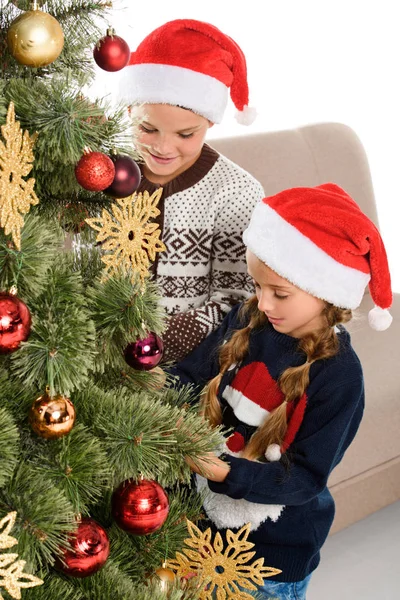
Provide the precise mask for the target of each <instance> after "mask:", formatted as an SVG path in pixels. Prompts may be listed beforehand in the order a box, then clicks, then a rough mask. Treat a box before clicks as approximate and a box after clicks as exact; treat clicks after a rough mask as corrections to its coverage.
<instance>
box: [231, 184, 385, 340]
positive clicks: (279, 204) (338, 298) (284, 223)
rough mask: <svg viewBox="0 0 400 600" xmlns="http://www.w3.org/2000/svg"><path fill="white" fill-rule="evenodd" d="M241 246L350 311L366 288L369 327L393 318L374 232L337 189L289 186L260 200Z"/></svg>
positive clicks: (380, 325) (380, 243)
mask: <svg viewBox="0 0 400 600" xmlns="http://www.w3.org/2000/svg"><path fill="white" fill-rule="evenodd" d="M243 240H244V243H245V244H246V246H247V247H248V248H249V250H251V252H253V254H255V255H256V256H257V257H258V258H259V259H260V260H262V261H263V262H264V263H265V264H266V265H268V266H269V267H270V268H271V269H272V270H273V271H275V272H276V273H278V275H280V276H281V277H284V278H285V279H287V280H288V281H290V282H291V283H293V284H294V285H296V286H297V287H299V288H300V289H302V290H305V291H306V292H308V293H310V294H312V295H313V296H316V297H317V298H321V299H323V300H326V301H327V302H330V303H331V304H334V305H335V306H338V307H340V308H349V309H355V308H357V307H358V306H359V305H360V304H361V300H362V297H363V294H364V291H365V287H366V286H367V285H368V284H369V289H370V293H371V297H372V299H373V301H374V303H375V305H376V306H375V308H374V309H373V310H371V311H370V313H369V317H368V318H369V323H370V325H371V327H372V328H374V329H376V330H378V331H381V330H384V329H387V328H388V327H389V325H390V323H391V322H392V317H391V315H390V313H389V311H388V310H387V309H388V308H390V306H391V304H392V290H391V284H390V273H389V266H388V261H387V256H386V251H385V247H384V245H383V241H382V238H381V236H380V234H379V231H378V229H377V228H376V226H375V225H374V224H373V223H372V221H371V220H370V219H369V218H368V217H367V216H366V215H365V214H364V213H363V212H362V211H361V210H360V208H359V206H358V204H357V203H356V202H355V201H354V200H353V199H352V198H351V197H350V196H349V195H348V194H347V193H346V192H345V191H344V190H343V189H341V188H340V187H339V186H337V185H335V184H333V183H326V184H324V185H320V186H317V187H312V188H305V187H304V188H292V189H289V190H284V191H283V192H280V193H279V194H276V195H275V196H271V197H269V198H264V199H263V200H262V201H261V202H259V203H258V205H257V206H256V208H255V210H254V212H253V214H252V217H251V220H250V224H249V226H248V228H247V229H246V230H245V232H244V234H243Z"/></svg>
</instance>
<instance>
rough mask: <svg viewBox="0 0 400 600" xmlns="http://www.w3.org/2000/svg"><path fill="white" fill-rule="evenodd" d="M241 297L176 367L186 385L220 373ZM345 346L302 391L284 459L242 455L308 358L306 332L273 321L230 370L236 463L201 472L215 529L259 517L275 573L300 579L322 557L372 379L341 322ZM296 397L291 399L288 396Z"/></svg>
mask: <svg viewBox="0 0 400 600" xmlns="http://www.w3.org/2000/svg"><path fill="white" fill-rule="evenodd" d="M238 309H239V306H235V307H234V308H233V309H232V310H231V312H230V313H229V314H228V316H227V317H226V318H225V319H224V321H223V322H222V324H221V326H220V327H219V328H218V329H217V330H216V331H214V332H213V333H212V334H211V335H210V336H209V337H208V338H207V339H206V340H205V341H204V342H203V343H202V344H201V345H200V346H199V347H198V348H197V349H196V350H195V351H194V352H192V353H191V354H190V355H189V356H188V357H186V359H185V360H184V361H182V362H181V363H180V364H178V365H176V366H175V367H173V368H171V369H170V372H171V374H173V375H176V376H178V377H179V380H180V383H182V384H187V383H191V384H195V385H197V386H199V388H201V387H202V386H203V385H204V384H205V383H206V382H208V381H209V380H210V379H211V378H212V377H214V376H215V375H217V373H218V371H219V366H218V352H217V349H218V348H219V346H220V345H221V344H222V343H223V341H224V340H225V339H228V338H229V337H230V335H231V332H232V331H233V330H235V329H239V328H241V327H243V323H241V322H240V320H239V318H238ZM337 335H338V340H339V351H338V353H337V354H336V355H335V356H334V357H331V358H329V359H326V360H320V361H316V362H315V363H313V364H312V365H311V368H310V383H309V385H308V387H307V389H306V391H305V394H304V396H303V397H302V398H301V399H300V400H299V401H298V402H297V403H296V404H295V406H293V407H292V408H291V410H290V411H288V432H287V434H286V437H285V441H284V444H283V450H285V452H284V453H283V454H282V457H281V458H280V457H279V455H278V456H275V457H274V456H269V455H268V454H267V460H264V461H250V460H247V459H244V458H241V449H242V448H243V447H244V445H245V444H246V443H247V442H248V440H249V439H250V437H251V435H252V434H253V433H254V431H255V430H256V427H257V426H258V425H259V424H260V423H261V422H263V421H264V420H265V418H268V414H269V412H270V411H271V410H273V408H275V407H276V406H277V405H279V404H280V403H281V402H282V400H283V396H282V393H281V391H280V389H279V388H278V386H277V380H278V378H279V376H280V374H281V373H282V372H283V371H284V370H285V369H286V368H287V367H289V366H297V365H300V364H302V363H304V360H305V356H304V355H303V354H302V353H300V352H299V351H298V350H297V345H298V340H296V339H295V338H292V337H290V336H287V335H284V334H281V333H279V332H277V331H275V330H274V329H273V327H272V326H271V325H269V324H267V325H266V326H265V328H263V329H259V330H256V331H253V332H252V334H251V336H250V346H249V353H248V355H247V357H246V358H245V359H244V360H243V361H242V363H241V364H239V365H232V368H231V369H230V370H228V372H227V373H226V374H225V375H224V376H223V378H222V381H221V384H220V386H219V400H220V403H221V408H222V413H223V424H224V425H225V426H226V427H227V428H229V431H228V429H227V441H226V448H225V454H223V456H222V458H223V459H224V460H225V461H226V462H228V463H229V464H230V471H229V473H228V476H227V477H226V479H225V481H223V482H222V483H216V482H212V481H207V480H206V479H204V478H199V477H198V478H197V479H198V487H199V488H201V489H204V488H205V489H206V491H207V495H206V497H205V502H204V509H205V512H206V514H207V516H208V519H209V520H210V522H208V521H206V523H205V526H208V525H211V527H212V529H213V530H214V533H215V531H217V530H218V531H221V533H222V535H223V536H224V535H225V530H226V529H228V528H229V529H237V528H239V527H241V526H242V525H244V524H246V523H249V522H250V523H251V531H250V534H249V538H248V539H249V541H250V542H252V543H253V544H255V547H254V550H255V552H256V556H255V557H254V560H255V559H256V558H259V557H263V558H264V564H265V565H268V566H271V567H276V568H279V569H281V570H282V573H281V574H279V575H277V576H275V577H274V581H275V580H276V581H286V582H289V581H301V580H302V579H304V578H305V577H306V576H307V575H309V574H310V573H311V572H312V571H313V570H314V569H315V568H316V567H317V565H318V563H319V559H320V548H321V546H322V545H323V543H324V541H325V539H326V537H327V535H328V532H329V529H330V527H331V524H332V521H333V516H334V501H333V498H332V496H331V494H330V492H329V490H328V487H327V481H328V477H329V475H330V473H331V471H332V469H334V467H335V466H336V465H337V464H338V463H339V462H340V461H341V459H342V457H343V455H344V453H345V451H346V449H347V448H348V446H349V445H350V443H351V441H352V440H353V438H354V436H355V434H356V432H357V429H358V426H359V424H360V421H361V418H362V414H363V408H364V385H363V375H362V369H361V365H360V362H359V360H358V358H357V356H356V354H355V352H354V350H353V349H352V346H351V343H350V336H349V334H348V333H347V332H346V330H345V329H344V328H343V327H340V328H339V332H338V334H337ZM289 406H290V405H289Z"/></svg>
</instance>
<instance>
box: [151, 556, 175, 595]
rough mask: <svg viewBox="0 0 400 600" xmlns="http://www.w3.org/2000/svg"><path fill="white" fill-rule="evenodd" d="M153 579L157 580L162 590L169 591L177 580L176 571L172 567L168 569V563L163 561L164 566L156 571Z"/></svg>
mask: <svg viewBox="0 0 400 600" xmlns="http://www.w3.org/2000/svg"><path fill="white" fill-rule="evenodd" d="M152 581H156V582H157V584H158V586H159V588H160V590H161V591H163V592H168V590H169V589H170V587H171V585H172V584H173V583H174V581H175V573H174V572H173V571H171V569H167V568H166V563H163V566H162V567H160V568H159V569H157V570H156V571H155V574H154V575H153V577H152Z"/></svg>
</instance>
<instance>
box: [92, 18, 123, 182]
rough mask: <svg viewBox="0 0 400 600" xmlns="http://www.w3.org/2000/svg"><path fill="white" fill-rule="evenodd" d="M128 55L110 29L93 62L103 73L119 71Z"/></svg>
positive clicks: (100, 41)
mask: <svg viewBox="0 0 400 600" xmlns="http://www.w3.org/2000/svg"><path fill="white" fill-rule="evenodd" d="M130 55H131V51H130V49H129V46H128V44H127V43H126V42H125V40H123V39H122V38H121V37H119V36H118V35H115V30H114V29H112V28H111V27H110V28H109V29H107V34H106V35H105V36H104V37H102V38H101V40H99V41H98V42H97V44H96V47H95V48H94V50H93V58H94V60H95V61H96V63H97V64H98V66H99V67H100V68H101V69H103V70H104V71H120V70H121V69H123V68H124V67H126V65H127V64H128V62H129V58H130ZM131 193H132V192H131Z"/></svg>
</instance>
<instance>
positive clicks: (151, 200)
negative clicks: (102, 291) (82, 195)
mask: <svg viewBox="0 0 400 600" xmlns="http://www.w3.org/2000/svg"><path fill="white" fill-rule="evenodd" d="M161 194H162V188H159V189H158V190H157V191H156V192H154V194H152V195H151V196H150V195H149V193H148V192H143V193H142V192H140V193H139V194H137V193H136V192H135V193H134V194H132V196H129V197H128V198H119V199H116V203H115V204H112V205H111V210H112V213H110V212H108V211H107V210H105V209H103V212H102V216H101V218H93V219H86V223H88V224H89V225H90V226H91V227H92V228H93V229H95V230H96V231H98V232H99V233H98V235H97V238H96V240H97V241H98V242H100V243H101V244H102V248H103V249H104V250H105V251H106V252H107V251H108V253H107V254H105V255H104V256H103V257H102V259H101V260H102V261H103V262H104V264H105V265H106V276H107V275H113V274H114V273H116V272H117V271H118V270H119V269H120V268H121V267H122V268H125V270H126V269H132V271H133V278H132V279H133V280H134V279H135V278H136V276H137V275H139V277H140V279H141V281H142V283H143V282H144V279H145V278H146V277H148V275H149V267H150V264H151V262H152V261H154V260H155V257H156V252H163V251H164V250H165V245H164V244H163V242H162V241H161V240H160V233H161V231H160V229H159V227H158V224H157V223H151V222H149V221H150V219H154V218H155V217H157V215H159V214H160V211H159V209H158V208H157V204H158V202H159V200H160V198H161Z"/></svg>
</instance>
